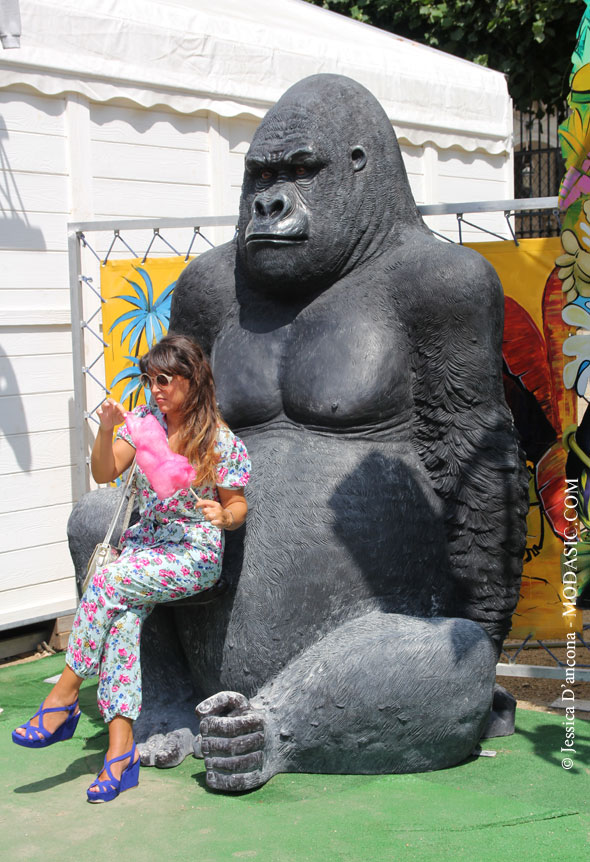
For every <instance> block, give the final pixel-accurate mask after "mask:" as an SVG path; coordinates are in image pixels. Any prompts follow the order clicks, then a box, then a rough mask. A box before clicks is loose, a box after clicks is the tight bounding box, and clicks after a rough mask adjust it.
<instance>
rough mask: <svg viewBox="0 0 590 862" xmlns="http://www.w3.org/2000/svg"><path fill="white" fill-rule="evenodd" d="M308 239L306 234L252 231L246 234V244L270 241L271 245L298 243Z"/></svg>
mask: <svg viewBox="0 0 590 862" xmlns="http://www.w3.org/2000/svg"><path fill="white" fill-rule="evenodd" d="M306 240H307V235H306V234H302V233H299V234H280V233H262V232H261V233H251V234H248V235H247V236H246V245H251V244H252V243H268V244H271V245H297V244H299V243H302V242H305V241H306Z"/></svg>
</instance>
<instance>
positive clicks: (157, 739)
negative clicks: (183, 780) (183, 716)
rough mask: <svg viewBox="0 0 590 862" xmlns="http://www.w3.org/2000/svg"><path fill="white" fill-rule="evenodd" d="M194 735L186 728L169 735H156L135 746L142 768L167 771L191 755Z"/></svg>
mask: <svg viewBox="0 0 590 862" xmlns="http://www.w3.org/2000/svg"><path fill="white" fill-rule="evenodd" d="M194 741H195V734H194V733H193V732H192V730H190V729H189V728H188V727H181V728H179V729H178V730H173V731H171V732H170V733H156V734H154V735H153V736H150V737H149V738H148V739H147V740H146V742H144V743H140V744H139V745H138V746H137V750H138V751H139V756H140V758H141V765H142V766H158V767H159V768H160V769H169V768H170V767H171V766H178V765H179V763H182V761H183V760H184V759H185V757H188V755H189V754H192V753H193V746H194Z"/></svg>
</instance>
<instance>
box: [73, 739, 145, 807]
mask: <svg viewBox="0 0 590 862" xmlns="http://www.w3.org/2000/svg"><path fill="white" fill-rule="evenodd" d="M135 751H136V749H135V743H133V746H132V748H131V751H128V752H127V753H126V754H122V755H121V756H120V757H113V758H111V760H107V759H106V756H105V759H104V766H103V768H102V769H101V772H102V771H103V770H104V771H106V774H107V775H108V776H109V777H108V778H107V779H106V780H105V781H99V779H98V775H100V772H99V773H98V775H97V777H96V778H95V779H94V781H93V782H92V784H91V785H90V787H89V788H88V790H87V791H86V795H87V796H88V801H89V802H110V801H111V800H112V799H115V797H117V796H118V795H119V793H123V791H124V790H131V788H132V787H137V785H138V784H139V757H138V758H137V760H136V761H135V763H134V762H133V758H134V757H135ZM127 758H129V766H126V767H125V769H124V770H123V772H122V773H121V778H120V779H119V778H115V777H114V775H113V773H112V772H111V765H112V764H113V763H117V761H118V760H127ZM93 787H96V788H97V789H96V790H93V789H92V788H93Z"/></svg>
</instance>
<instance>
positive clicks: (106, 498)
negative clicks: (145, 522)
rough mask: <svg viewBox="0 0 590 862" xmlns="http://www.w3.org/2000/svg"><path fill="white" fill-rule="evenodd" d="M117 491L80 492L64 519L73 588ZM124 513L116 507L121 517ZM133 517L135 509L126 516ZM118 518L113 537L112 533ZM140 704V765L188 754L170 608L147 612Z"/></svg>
mask: <svg viewBox="0 0 590 862" xmlns="http://www.w3.org/2000/svg"><path fill="white" fill-rule="evenodd" d="M120 494H121V491H120V490H119V489H115V488H100V489H99V490H97V491H91V492H90V493H89V494H85V495H84V497H82V499H81V500H80V502H79V503H78V504H77V505H76V506H75V507H74V510H73V511H72V514H71V515H70V519H69V521H68V542H69V546H70V554H71V556H72V560H73V562H74V568H75V571H76V580H77V583H78V588H79V589H80V588H81V586H82V582H83V580H84V577H85V575H86V566H87V565H88V560H89V559H90V556H91V554H92V551H93V550H94V548H95V546H96V544H97V543H98V542H102V541H103V539H104V537H105V534H106V531H107V529H108V526H109V524H110V522H111V518H112V517H113V514H114V512H115V510H116V508H117V504H118V502H119V500H120ZM123 518H124V513H121V522H122V521H123ZM136 520H137V514H135V516H134V517H132V519H131V522H132V523H133V522H134V521H136ZM120 527H121V525H120V524H118V525H117V527H116V529H115V532H114V539H115V540H116V539H118V537H119V534H120V531H121V530H120ZM141 667H142V689H143V697H142V699H143V708H142V712H141V715H140V716H139V718H138V719H137V721H136V722H135V727H134V735H135V740H136V742H137V743H141V744H139V745H138V749H139V751H140V755H141V761H142V764H143V765H144V766H163V767H167V766H176V765H177V764H178V763H180V762H181V761H182V760H184V758H185V757H186V756H187V754H192V752H193V743H194V739H195V732H196V727H197V720H196V718H195V714H194V703H195V698H196V697H197V695H195V692H194V689H193V687H192V685H191V683H190V676H189V673H188V669H187V667H186V659H185V658H184V654H183V652H182V650H181V648H180V643H179V640H178V635H177V633H176V627H175V625H174V623H173V619H172V614H171V613H170V611H169V610H168V609H167V608H156V609H155V611H154V613H153V614H152V615H151V616H150V617H149V618H148V620H147V622H146V624H145V626H144V629H143V632H142V638H141Z"/></svg>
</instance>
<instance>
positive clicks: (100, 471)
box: [90, 398, 135, 485]
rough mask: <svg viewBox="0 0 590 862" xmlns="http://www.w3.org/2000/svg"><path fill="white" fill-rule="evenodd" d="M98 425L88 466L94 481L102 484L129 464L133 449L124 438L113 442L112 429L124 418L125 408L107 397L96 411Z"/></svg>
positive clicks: (133, 453) (114, 476) (110, 479)
mask: <svg viewBox="0 0 590 862" xmlns="http://www.w3.org/2000/svg"><path fill="white" fill-rule="evenodd" d="M96 413H97V416H98V418H99V419H100V427H99V429H98V434H97V435H96V440H95V441H94V446H93V447H92V458H91V462H90V466H91V469H92V475H93V477H94V480H95V482H98V483H99V484H100V485H104V484H105V483H107V482H112V481H113V479H116V478H117V476H120V475H121V473H122V472H123V471H124V470H126V469H127V467H129V466H130V465H131V462H132V461H133V457H134V455H135V449H134V448H133V446H131V445H130V444H129V443H126V442H125V440H115V441H114V442H113V431H114V429H115V426H116V425H120V424H121V422H122V421H123V420H124V419H125V408H124V407H123V406H122V405H121V404H118V403H117V402H116V401H113V400H112V399H111V398H107V400H106V401H104V402H103V403H102V405H101V406H100V407H99V408H98V410H97V411H96Z"/></svg>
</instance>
